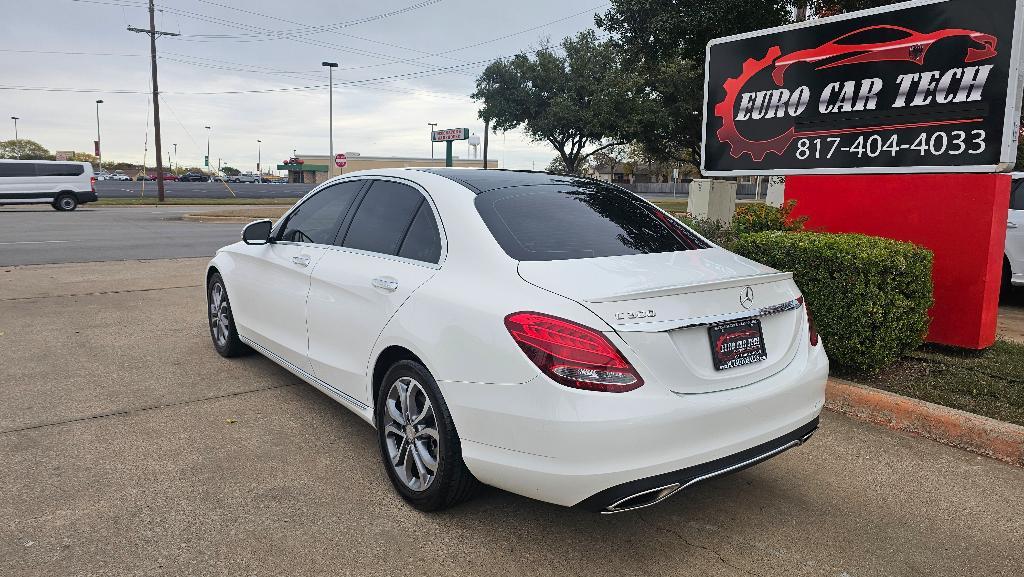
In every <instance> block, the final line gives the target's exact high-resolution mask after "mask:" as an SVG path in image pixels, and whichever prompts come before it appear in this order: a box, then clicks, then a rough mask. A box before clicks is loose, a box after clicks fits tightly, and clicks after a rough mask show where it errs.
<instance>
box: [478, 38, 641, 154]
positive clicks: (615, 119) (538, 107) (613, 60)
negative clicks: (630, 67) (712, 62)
mask: <svg viewBox="0 0 1024 577" xmlns="http://www.w3.org/2000/svg"><path fill="white" fill-rule="evenodd" d="M627 76H628V75H626V74H624V73H623V71H622V70H621V69H620V68H619V59H618V57H617V54H616V51H615V48H614V47H613V46H612V45H611V44H610V43H609V42H607V41H599V40H598V39H597V35H596V34H595V33H594V31H593V30H587V31H584V32H581V33H579V34H578V35H576V36H575V37H570V38H566V39H565V40H563V41H562V44H561V50H558V49H556V48H552V47H542V48H540V49H538V50H536V51H534V52H533V54H529V55H528V54H526V53H520V54H517V55H515V56H513V57H512V58H509V59H502V60H497V61H495V62H492V63H491V64H490V65H488V66H487V68H486V69H484V71H483V73H481V75H480V77H479V78H478V79H477V81H476V92H474V93H473V98H474V99H476V100H480V101H482V104H483V106H482V107H481V110H480V118H483V119H487V120H490V121H491V123H492V126H493V128H494V130H495V131H498V130H511V129H513V128H519V127H521V128H522V129H523V130H524V131H525V132H526V134H527V135H528V136H530V137H531V138H533V139H534V140H536V141H543V142H548V143H550V144H551V146H552V147H554V149H555V150H556V151H557V152H558V154H559V157H560V159H561V161H562V164H563V166H564V167H565V168H564V169H565V171H566V172H567V173H570V174H575V173H578V172H579V171H580V169H581V168H582V166H583V162H584V161H585V160H586V159H587V157H589V156H590V155H592V154H594V153H595V152H597V151H600V150H603V149H604V148H607V147H610V146H614V145H616V144H621V142H620V141H616V140H610V137H611V135H613V134H615V133H616V132H617V131H618V127H619V126H620V125H621V124H622V123H623V122H624V121H625V119H627V118H629V117H630V116H631V115H632V101H633V96H634V95H633V90H634V87H635V86H636V83H635V82H633V81H631V80H630V79H629V78H628V77H627ZM588 149H589V150H588Z"/></svg>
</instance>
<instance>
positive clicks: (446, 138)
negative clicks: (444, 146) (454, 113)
mask: <svg viewBox="0 0 1024 577" xmlns="http://www.w3.org/2000/svg"><path fill="white" fill-rule="evenodd" d="M467 138H469V129H468V128H445V129H443V130H434V131H431V133H430V140H431V141H433V142H450V141H452V140H466V139H467Z"/></svg>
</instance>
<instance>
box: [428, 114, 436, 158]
mask: <svg viewBox="0 0 1024 577" xmlns="http://www.w3.org/2000/svg"><path fill="white" fill-rule="evenodd" d="M427 126H429V127H430V160H434V129H435V128H437V123H436V122H428V123H427Z"/></svg>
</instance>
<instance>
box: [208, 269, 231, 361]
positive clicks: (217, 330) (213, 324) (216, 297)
mask: <svg viewBox="0 0 1024 577" xmlns="http://www.w3.org/2000/svg"><path fill="white" fill-rule="evenodd" d="M229 328H230V323H229V322H228V299H227V298H226V297H225V294H224V285H223V284H221V283H219V282H218V283H215V284H214V285H213V287H212V288H211V289H210V332H211V333H213V340H214V341H215V342H216V343H217V346H218V347H225V346H227V344H228V329H229Z"/></svg>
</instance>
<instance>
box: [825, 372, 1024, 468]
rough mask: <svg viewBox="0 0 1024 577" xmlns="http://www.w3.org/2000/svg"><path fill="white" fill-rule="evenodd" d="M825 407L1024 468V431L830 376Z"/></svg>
mask: <svg viewBox="0 0 1024 577" xmlns="http://www.w3.org/2000/svg"><path fill="white" fill-rule="evenodd" d="M825 407H826V408H827V409H829V410H831V411H834V412H836V413H842V414H844V415H848V416H851V417H853V418H855V419H859V420H861V421H866V422H869V423H873V424H876V425H882V426H885V427H888V428H890V429H893V430H895V431H904V432H907V433H912V434H915V435H920V436H922V437H926V438H929V439H932V440H933V441H938V442H940V443H944V444H946V445H952V446H954V447H958V448H960V449H965V450H967V451H971V452H972V453H977V454H979V455H984V456H986V457H992V458H994V459H998V460H1000V461H1003V462H1005V463H1009V464H1011V465H1016V466H1018V467H1024V427H1021V426H1019V425H1014V424H1012V423H1005V422H1003V421H997V420H995V419H990V418H988V417H983V416H981V415H975V414H974V413H968V412H966V411H960V410H957V409H951V408H949V407H943V406H942V405H936V404H934V403H929V402H927V401H920V400H918V399H912V398H910V397H904V396H902V395H897V394H895V393H890V392H888V391H883V390H880V389H875V388H872V387H867V386H864V385H859V384H856V383H851V382H849V381H843V380H840V379H835V378H832V377H829V379H828V384H827V385H826V387H825Z"/></svg>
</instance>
